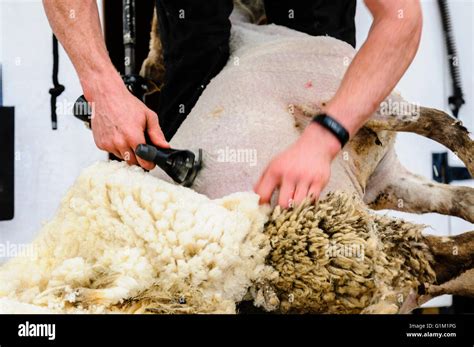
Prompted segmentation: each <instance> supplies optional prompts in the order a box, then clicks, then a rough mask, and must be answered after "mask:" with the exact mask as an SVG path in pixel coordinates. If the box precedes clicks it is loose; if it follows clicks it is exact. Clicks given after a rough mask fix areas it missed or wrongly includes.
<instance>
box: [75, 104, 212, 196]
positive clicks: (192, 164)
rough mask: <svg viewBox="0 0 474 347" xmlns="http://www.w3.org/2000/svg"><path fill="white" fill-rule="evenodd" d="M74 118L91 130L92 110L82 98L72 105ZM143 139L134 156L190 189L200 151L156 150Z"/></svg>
mask: <svg viewBox="0 0 474 347" xmlns="http://www.w3.org/2000/svg"><path fill="white" fill-rule="evenodd" d="M74 116H75V117H76V118H78V119H80V120H82V121H83V122H84V123H85V124H86V126H87V127H88V128H91V118H92V109H91V108H90V105H89V103H88V102H87V100H86V99H85V98H84V96H81V97H79V99H77V101H76V103H75V104H74ZM145 138H146V139H147V144H140V145H138V146H137V148H136V149H135V154H136V155H137V156H139V157H140V158H142V159H143V160H146V161H149V162H152V163H155V164H156V165H157V166H158V167H160V168H161V169H162V170H163V171H164V172H166V173H167V174H168V176H170V177H171V178H172V179H173V181H175V182H176V183H178V184H180V185H182V186H185V187H191V186H192V185H193V183H194V180H195V179H196V176H197V174H198V173H199V171H200V170H201V168H202V158H203V152H202V149H199V150H198V152H197V153H193V152H191V151H189V150H181V149H173V148H158V147H155V146H153V145H151V144H150V140H149V139H148V137H147V136H145Z"/></svg>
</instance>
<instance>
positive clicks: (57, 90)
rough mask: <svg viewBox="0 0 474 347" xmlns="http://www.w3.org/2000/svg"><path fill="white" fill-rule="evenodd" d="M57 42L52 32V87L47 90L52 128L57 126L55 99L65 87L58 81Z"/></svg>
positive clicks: (54, 128)
mask: <svg viewBox="0 0 474 347" xmlns="http://www.w3.org/2000/svg"><path fill="white" fill-rule="evenodd" d="M58 46H59V44H58V39H57V38H56V35H54V34H53V85H54V86H53V88H51V89H50V90H49V94H51V123H52V128H53V130H56V129H57V128H58V115H57V114H56V100H57V99H58V96H60V95H61V94H62V93H63V92H64V90H65V89H66V88H65V87H64V86H63V85H62V84H60V83H59V80H58V73H59V47H58Z"/></svg>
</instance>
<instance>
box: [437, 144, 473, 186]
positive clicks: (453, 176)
mask: <svg viewBox="0 0 474 347" xmlns="http://www.w3.org/2000/svg"><path fill="white" fill-rule="evenodd" d="M431 156H432V162H433V166H432V171H433V179H434V180H435V181H436V182H440V183H446V184H449V183H451V182H452V181H463V180H469V179H472V177H471V174H470V173H469V171H467V168H465V167H463V166H449V163H448V153H447V152H443V153H432V154H431Z"/></svg>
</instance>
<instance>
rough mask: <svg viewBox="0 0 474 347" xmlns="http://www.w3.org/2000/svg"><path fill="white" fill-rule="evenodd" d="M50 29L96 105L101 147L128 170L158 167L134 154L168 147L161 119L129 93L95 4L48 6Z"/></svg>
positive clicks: (85, 0)
mask: <svg viewBox="0 0 474 347" xmlns="http://www.w3.org/2000/svg"><path fill="white" fill-rule="evenodd" d="M43 5H44V8H45V11H46V15H47V16H48V19H49V22H50V24H51V27H52V29H53V31H54V33H55V34H56V36H57V37H58V40H59V41H60V42H61V44H62V45H63V47H64V49H65V50H66V52H67V54H68V55H69V57H70V59H71V61H72V63H73V64H74V67H75V69H76V71H77V74H78V75H79V79H80V81H81V85H82V88H83V90H84V96H85V97H86V99H87V100H88V101H89V102H92V103H94V108H93V110H94V114H93V118H92V131H93V134H94V140H95V143H96V145H97V146H98V147H99V148H100V149H102V150H105V151H107V152H110V153H113V154H114V155H116V156H117V157H119V158H122V159H124V160H126V161H127V162H128V163H129V164H137V163H139V164H140V165H141V166H142V167H144V168H146V169H152V168H153V167H154V165H153V164H152V163H149V162H146V161H144V160H142V159H140V158H136V157H135V154H134V149H135V148H136V146H137V145H139V144H141V143H145V135H144V134H145V131H147V132H148V134H149V137H150V139H151V140H152V142H153V143H154V144H155V145H157V146H160V147H169V145H168V143H167V142H166V140H165V139H164V136H163V133H162V132H161V129H160V127H159V123H158V117H157V115H156V113H154V112H153V111H151V110H150V109H148V108H147V107H146V106H145V105H144V104H143V103H142V102H141V101H140V100H138V99H137V98H135V97H134V96H133V95H132V94H131V93H130V92H129V91H128V90H127V88H126V87H125V85H124V83H123V82H122V79H121V78H120V75H119V74H118V72H117V71H116V70H115V68H114V66H113V65H112V62H111V60H110V58H109V55H108V52H107V48H106V46H105V42H104V38H103V36H102V30H101V27H100V19H99V13H98V9H97V3H96V0H60V1H59V0H43Z"/></svg>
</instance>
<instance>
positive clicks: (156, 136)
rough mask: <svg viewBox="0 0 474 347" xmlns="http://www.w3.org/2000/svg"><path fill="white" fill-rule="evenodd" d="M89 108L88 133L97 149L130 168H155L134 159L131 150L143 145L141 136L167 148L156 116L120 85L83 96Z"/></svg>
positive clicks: (151, 164) (138, 159)
mask: <svg viewBox="0 0 474 347" xmlns="http://www.w3.org/2000/svg"><path fill="white" fill-rule="evenodd" d="M85 97H86V99H87V100H89V101H90V102H92V104H93V114H92V132H93V134H94V140H95V143H96V145H97V147H99V148H100V149H102V150H104V151H107V152H109V153H113V154H114V155H115V156H116V157H118V158H121V159H123V160H125V161H126V162H127V163H128V164H130V165H140V166H141V167H142V168H144V169H147V170H151V169H153V168H154V167H155V164H153V163H150V162H147V161H145V160H143V159H141V158H139V157H136V156H135V149H136V148H137V146H138V145H139V144H143V143H145V133H147V134H148V137H149V138H150V140H151V141H152V143H153V144H154V145H156V146H158V147H161V148H169V144H168V142H167V141H166V140H165V137H164V135H163V132H162V131H161V129H160V126H159V123H158V116H157V115H156V113H155V112H153V111H152V110H150V109H149V108H147V107H146V106H145V105H144V104H143V103H142V102H141V101H140V100H138V99H137V98H136V97H135V96H133V95H132V94H131V93H130V92H129V91H128V90H127V89H126V88H125V86H123V84H118V85H115V86H113V85H112V84H111V83H108V84H107V86H106V88H98V91H95V92H93V93H89V94H88V95H85Z"/></svg>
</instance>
